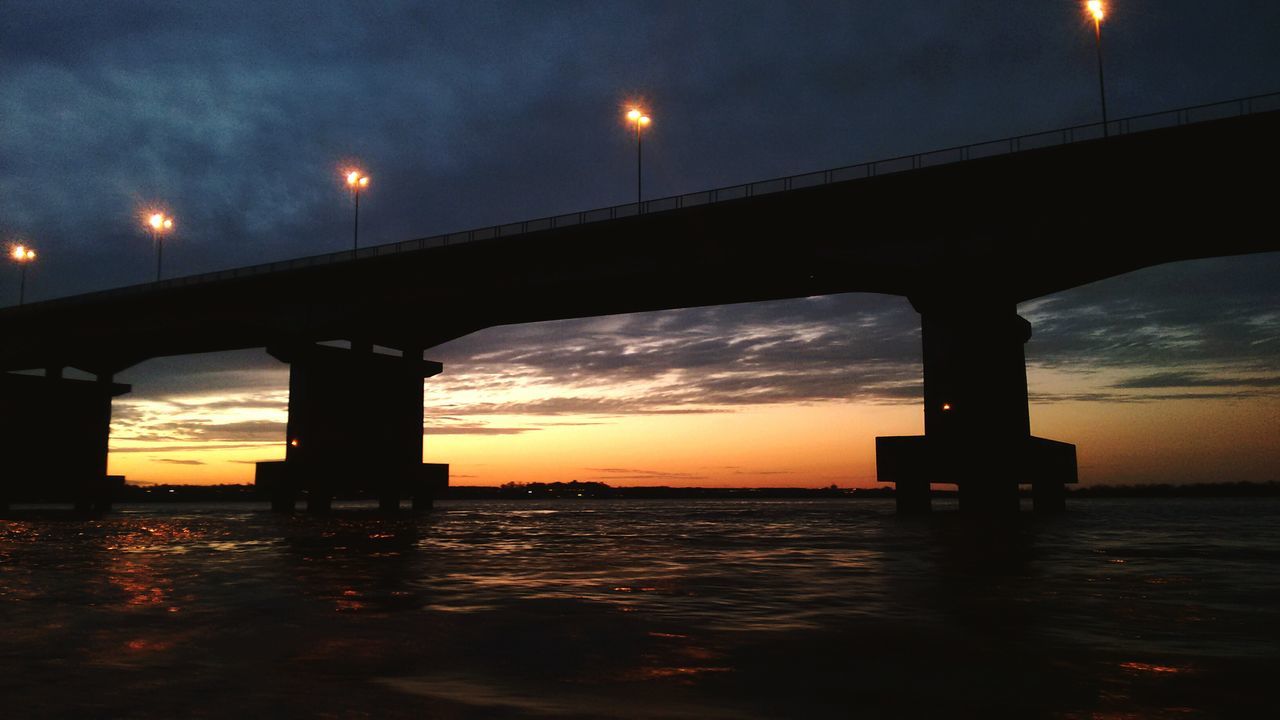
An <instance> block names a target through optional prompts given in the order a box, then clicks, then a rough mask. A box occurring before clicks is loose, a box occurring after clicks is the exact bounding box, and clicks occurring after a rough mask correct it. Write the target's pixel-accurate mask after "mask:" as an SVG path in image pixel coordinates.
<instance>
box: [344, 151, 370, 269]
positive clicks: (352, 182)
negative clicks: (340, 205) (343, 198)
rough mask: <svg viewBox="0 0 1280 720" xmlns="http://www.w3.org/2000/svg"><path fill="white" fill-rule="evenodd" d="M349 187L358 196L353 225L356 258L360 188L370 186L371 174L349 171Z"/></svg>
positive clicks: (352, 254)
mask: <svg viewBox="0 0 1280 720" xmlns="http://www.w3.org/2000/svg"><path fill="white" fill-rule="evenodd" d="M347 187H349V188H351V192H352V193H353V194H355V197H356V216H355V220H354V221H353V222H352V226H351V257H352V259H355V256H356V250H358V249H360V189H361V188H366V187H369V176H368V175H365V174H364V173H362V172H360V171H359V170H350V171H348V172H347Z"/></svg>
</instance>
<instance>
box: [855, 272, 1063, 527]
mask: <svg viewBox="0 0 1280 720" xmlns="http://www.w3.org/2000/svg"><path fill="white" fill-rule="evenodd" d="M912 305H913V306H915V308H916V310H917V311H918V312H919V313H920V318H921V340H922V345H923V358H924V427H925V434H924V435H923V436H914V437H881V438H876V465H877V475H878V479H879V480H880V481H881V482H892V483H895V484H896V486H897V492H898V496H899V499H898V509H899V511H900V512H919V511H925V510H927V509H928V498H927V494H926V496H925V498H924V500H921V499H920V493H921V490H920V488H921V487H922V486H923V487H926V488H927V487H928V483H930V482H932V483H947V484H955V485H957V486H958V487H959V494H960V508H961V510H963V511H965V512H980V513H1007V512H1016V511H1017V510H1018V505H1019V500H1018V486H1019V484H1020V483H1030V484H1031V485H1032V487H1033V488H1036V489H1037V490H1036V497H1037V498H1042V499H1040V500H1038V501H1037V503H1036V505H1037V508H1038V509H1042V510H1054V509H1060V508H1061V506H1062V504H1063V499H1064V498H1065V490H1064V488H1063V486H1064V484H1065V483H1073V482H1075V481H1076V460H1075V446H1074V445H1069V444H1067V443H1059V442H1054V441H1052V440H1045V439H1043V438H1037V437H1033V436H1032V435H1031V421H1030V415H1029V413H1028V408H1027V371H1026V359H1025V356H1024V354H1023V347H1022V346H1023V344H1024V343H1026V341H1027V340H1028V339H1030V337H1031V324H1030V323H1028V322H1027V321H1026V320H1024V319H1022V318H1021V317H1019V316H1018V314H1017V309H1016V307H1015V306H1014V305H1013V304H1012V303H1005V302H1000V301H998V300H992V299H989V298H982V297H980V296H979V297H974V294H973V293H972V292H969V293H965V292H963V291H956V292H953V293H947V294H940V295H932V296H925V297H913V298H912ZM1054 498H1058V499H1054Z"/></svg>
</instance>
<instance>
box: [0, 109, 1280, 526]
mask: <svg viewBox="0 0 1280 720" xmlns="http://www.w3.org/2000/svg"><path fill="white" fill-rule="evenodd" d="M1108 130H1109V132H1108V133H1107V134H1108V135H1109V137H1104V132H1103V127H1102V125H1100V124H1098V125H1083V126H1078V127H1072V128H1066V129H1061V130H1055V131H1052V132H1046V133H1039V134H1035V135H1025V136H1020V137H1015V138H1010V139H1005V140H999V141H994V142H989V143H982V144H977V145H967V146H962V147H955V148H949V149H945V150H939V151H933V152H929V153H923V154H918V155H910V156H904V157H900V158H894V159H890V160H882V161H877V162H873V163H865V164H861V165H854V166H849V167H843V168H837V169H833V170H825V171H822V172H816V173H809V174H805V175H797V176H791V177H786V178H779V179H775V180H768V181H763V182H757V183H751V184H748V185H739V186H734V187H730V188H721V189H719V190H710V191H706V192H699V193H691V194H686V195H680V196H675V197H669V198H663V199H658V200H649V201H645V202H642V203H630V204H625V205H618V206H614V207H610V208H603V209H598V210H592V211H587V212H580V213H571V214H567V215H558V216H553V217H547V218H541V219H537V220H529V221H523V222H517V223H509V224H505V225H498V226H493V227H488V228H484V229H480V230H471V231H467V232H462V233H451V234H447V235H439V236H435V237H430V238H423V239H416V240H409V241H405V242H400V243H394V244H390V245H382V246H375V247H367V248H363V249H360V250H359V251H355V252H351V251H348V252H342V253H331V254H326V255H318V256H315V257H309V258H301V259H297V260H290V261H284V262H277V263H270V264H265V265H257V266H253V267H246V268H239V269H233V270H225V271H221V272H215V273H208V274H204V275H196V276H191V277H185V278H175V279H171V280H165V281H161V282H156V283H148V284H145V285H138V286H133V287H126V288H120V289H115V290H108V291H103V292H96V293H89V294H84V295H78V296H74V297H67V298H60V299H56V300H50V301H46V302H40V303H32V304H28V305H25V306H22V307H11V308H7V309H4V310H0V338H3V340H2V341H0V371H6V372H4V374H3V375H0V406H3V408H4V412H3V414H2V415H3V418H4V419H3V420H0V452H3V456H4V457H6V458H15V457H21V458H26V460H21V461H18V462H17V463H16V465H12V466H11V467H10V469H9V472H8V473H6V474H7V475H8V477H10V478H13V479H15V480H19V481H26V482H31V481H34V480H35V479H37V478H45V479H47V480H48V481H49V482H55V479H56V482H61V483H63V484H64V485H66V486H67V487H68V488H72V490H71V491H70V492H71V494H72V495H74V496H75V497H76V498H77V499H78V502H79V503H80V504H81V505H88V504H93V503H95V502H96V503H98V504H99V505H102V504H104V503H105V502H106V501H105V500H104V499H103V498H104V497H105V496H104V495H103V493H102V492H99V491H95V490H93V488H95V487H98V486H100V485H101V483H102V478H104V477H105V472H106V452H107V450H106V439H107V432H108V430H107V428H108V426H109V419H110V401H111V397H113V396H115V395H119V394H121V393H123V392H127V391H128V389H129V388H128V386H125V385H121V384H118V383H114V382H113V378H114V376H115V375H116V374H117V373H119V372H120V371H122V370H124V369H126V368H128V367H130V366H132V365H135V364H137V363H139V362H141V361H143V360H146V359H149V358H154V357H160V356H170V355H180V354H187V353H199V352H211V351H219V350H232V349H242V348H253V347H266V348H267V349H268V352H270V353H271V354H272V355H273V356H274V357H276V358H278V359H280V360H282V361H284V362H288V363H290V366H291V372H290V410H289V424H288V428H287V431H286V459H285V461H284V462H283V463H277V464H263V465H261V466H260V467H259V481H260V483H261V484H262V485H263V486H266V487H268V488H270V489H271V492H273V493H274V497H275V498H276V501H275V505H276V506H277V507H278V508H279V509H287V508H290V507H292V506H293V502H294V497H295V495H296V494H297V493H298V492H299V491H300V490H306V491H307V495H308V505H309V506H310V507H312V508H313V509H323V508H325V507H327V506H328V501H329V500H328V499H329V497H330V496H331V495H332V493H333V492H336V491H339V490H349V489H352V488H353V487H356V486H359V487H357V489H360V490H363V491H367V492H371V493H373V494H376V495H378V496H379V497H380V498H381V499H382V501H383V504H384V506H387V507H390V506H392V505H398V503H399V498H400V497H401V496H402V495H405V494H410V495H413V496H414V497H415V503H416V504H417V505H419V506H424V505H426V504H429V499H430V496H431V494H432V493H433V492H434V491H435V490H434V489H433V488H437V487H438V486H439V484H440V483H441V482H446V481H447V479H446V478H445V475H446V474H447V466H424V465H422V464H421V458H422V412H421V408H422V400H423V393H422V379H423V378H424V377H429V376H431V375H434V374H436V373H439V372H441V370H442V368H441V367H440V365H439V364H438V363H433V362H430V361H426V360H423V359H422V356H423V352H424V351H425V350H426V349H429V348H431V347H434V346H436V345H439V344H440V343H443V342H446V341H448V340H451V339H454V338H458V337H461V336H463V335H467V334H469V333H472V332H475V331H477V330H480V329H483V328H486V327H491V326H495V325H505V324H514V323H525V322H535V321H544V320H556V319H566V318H580V317H589V316H597V315H609V314H616V313H630V312H640V311H652V310H664V309H674V308H685V307H696V306H705V305H718V304H727V303H738V302H752V301H763V300H775V299H784V298H798V297H808V296H815V295H823V294H831V293H844V292H874V293H887V294H894V295H902V296H905V297H907V298H909V299H910V301H911V303H912V305H913V306H914V307H915V309H916V310H917V311H918V312H920V314H921V324H922V337H923V341H922V342H923V360H924V412H925V434H924V435H923V436H919V437H907V438H878V439H877V464H878V473H879V479H880V480H881V481H885V482H894V483H896V485H897V489H898V505H899V509H900V510H902V511H913V510H924V509H927V508H928V503H929V494H928V490H929V483H931V482H933V483H948V484H949V483H954V484H957V485H958V486H959V487H960V490H961V498H962V500H961V502H962V506H964V507H966V508H987V509H993V508H1003V509H1009V508H1016V506H1017V487H1018V484H1019V483H1024V484H1025V483H1030V484H1031V485H1032V490H1033V495H1034V496H1035V498H1036V505H1037V507H1038V508H1040V509H1055V508H1060V507H1061V506H1062V502H1063V497H1064V495H1063V486H1064V484H1065V483H1070V482H1074V481H1075V479H1076V467H1075V448H1074V446H1073V445H1069V444H1066V443H1060V442H1054V441H1050V440H1045V439H1041V438H1035V437H1033V436H1031V435H1030V424H1029V418H1028V411H1027V388H1026V371H1025V361H1024V357H1023V349H1022V346H1023V344H1024V343H1025V342H1026V340H1027V339H1028V338H1029V337H1030V326H1029V324H1028V323H1027V322H1026V321H1025V320H1023V319H1022V318H1020V317H1018V315H1017V303H1019V302H1022V301H1026V300H1029V299H1032V298H1036V297H1041V296H1043V295H1047V294H1050V293H1053V292H1057V291H1061V290H1064V289H1067V288H1072V287H1076V286H1079V285H1082V284H1086V283H1089V282H1093V281H1096V280H1100V279H1103V278H1107V277H1112V276H1115V275H1120V274H1123V273H1126V272H1130V271H1132V270H1136V269H1139V268H1143V267H1148V266H1152V265H1157V264H1161V263H1167V262H1173V261H1179V260H1188V259H1194V258H1203V257H1212V256H1223V255H1234V254H1244V253H1254V252H1267V251H1274V250H1280V238H1277V236H1276V233H1275V232H1274V230H1268V229H1266V227H1267V226H1265V225H1263V224H1262V223H1263V221H1265V220H1270V219H1272V218H1273V216H1274V214H1273V212H1272V211H1271V207H1272V206H1273V203H1274V193H1273V192H1272V191H1271V190H1270V189H1269V187H1268V186H1266V185H1263V184H1261V183H1258V182H1257V181H1256V180H1255V179H1254V178H1255V177H1256V173H1257V171H1258V169H1259V168H1262V169H1266V168H1269V167H1270V166H1271V165H1272V164H1273V163H1274V162H1275V161H1276V160H1277V159H1280V94H1273V95H1264V96H1257V97H1253V98H1246V99H1242V100H1236V101H1231V102H1229V103H1217V104H1213V105H1203V106H1197V107H1193V108H1183V109H1180V110H1175V111H1169V112H1167V113H1156V114H1151V115H1143V116H1136V117H1132V118H1125V119H1121V120H1114V121H1112V122H1111V123H1109V125H1108ZM334 340H344V341H349V342H350V345H351V347H350V348H349V349H345V348H335V347H330V346H327V345H320V344H318V343H321V342H328V341H334ZM375 346H377V347H382V348H385V349H388V350H390V351H391V352H390V353H387V352H375V351H374V348H375ZM67 367H72V368H77V369H80V370H83V371H86V372H88V373H90V374H92V375H94V376H96V378H97V380H96V381H79V380H70V379H66V378H63V368H67ZM38 369H44V370H45V375H44V377H39V376H32V375H18V374H15V373H13V372H9V371H16V370H38ZM71 417H74V418H77V419H76V421H75V422H74V423H68V422H66V419H67V418H71ZM69 428H71V429H69ZM19 450H20V451H21V452H18V451H19ZM356 478H371V479H372V480H370V483H371V484H369V485H368V486H364V485H362V484H361V483H362V482H364V481H363V480H357V479H356ZM3 492H4V484H3V483H0V497H3ZM95 493H96V494H95ZM95 498H96V499H95ZM419 501H421V502H419ZM0 502H3V501H2V500H0Z"/></svg>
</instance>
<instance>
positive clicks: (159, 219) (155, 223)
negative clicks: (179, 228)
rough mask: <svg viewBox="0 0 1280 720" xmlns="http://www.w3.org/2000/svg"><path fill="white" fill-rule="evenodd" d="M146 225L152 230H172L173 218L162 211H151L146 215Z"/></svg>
mask: <svg viewBox="0 0 1280 720" xmlns="http://www.w3.org/2000/svg"><path fill="white" fill-rule="evenodd" d="M147 225H149V226H150V227H151V229H152V230H153V231H154V232H162V231H165V230H172V229H173V218H171V217H169V216H168V215H165V214H164V213H151V214H150V215H148V216H147Z"/></svg>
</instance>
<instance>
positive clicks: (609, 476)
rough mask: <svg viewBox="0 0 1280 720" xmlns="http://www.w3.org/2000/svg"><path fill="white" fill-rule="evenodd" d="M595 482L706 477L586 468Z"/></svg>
mask: <svg viewBox="0 0 1280 720" xmlns="http://www.w3.org/2000/svg"><path fill="white" fill-rule="evenodd" d="M584 470H586V471H587V472H588V473H593V476H592V477H591V479H593V480H702V479H705V478H706V477H707V476H706V475H698V474H695V473H685V472H669V471H665V470H643V469H633V468H584Z"/></svg>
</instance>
